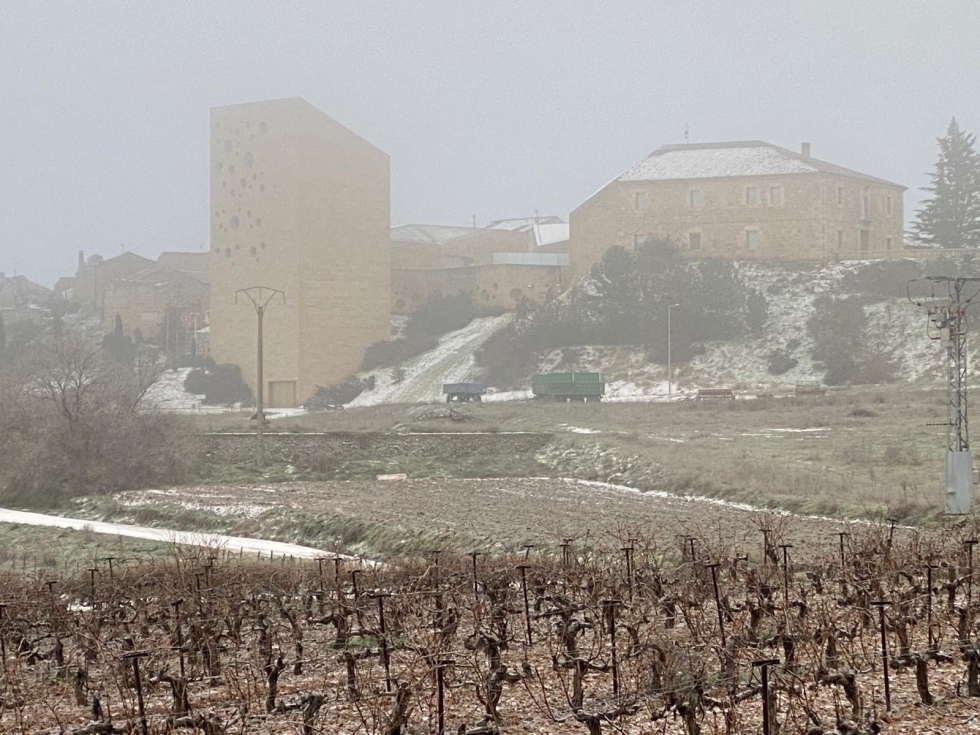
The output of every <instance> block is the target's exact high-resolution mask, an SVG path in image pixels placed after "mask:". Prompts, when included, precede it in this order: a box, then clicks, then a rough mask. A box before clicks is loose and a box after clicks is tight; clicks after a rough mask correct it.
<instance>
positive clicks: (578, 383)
mask: <svg viewBox="0 0 980 735" xmlns="http://www.w3.org/2000/svg"><path fill="white" fill-rule="evenodd" d="M531 392H532V393H533V394H534V397H535V398H540V399H543V400H551V401H601V400H602V396H603V394H605V392H606V383H605V381H604V380H603V378H602V373H539V374H538V375H535V376H534V377H533V378H531Z"/></svg>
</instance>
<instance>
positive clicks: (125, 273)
mask: <svg viewBox="0 0 980 735" xmlns="http://www.w3.org/2000/svg"><path fill="white" fill-rule="evenodd" d="M152 265H153V261H152V260H150V259H149V258H144V257H143V256H142V255H137V254H136V253H132V252H129V251H126V252H124V253H121V254H119V255H117V256H115V257H113V258H103V257H102V256H101V255H90V256H89V257H88V260H86V259H85V254H84V253H82V252H81V251H79V253H78V270H77V271H76V272H75V287H74V298H75V300H77V301H79V302H81V303H83V304H94V305H95V306H96V307H97V308H98V309H99V310H100V313H102V312H103V311H104V310H103V306H104V303H103V302H104V299H105V294H106V292H107V291H108V290H109V284H111V283H112V282H113V281H115V280H116V279H118V278H129V277H130V276H132V275H135V274H136V273H139V272H140V271H142V270H146V269H147V268H149V267H151V266H152Z"/></svg>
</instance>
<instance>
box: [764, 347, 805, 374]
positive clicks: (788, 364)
mask: <svg viewBox="0 0 980 735" xmlns="http://www.w3.org/2000/svg"><path fill="white" fill-rule="evenodd" d="M768 361H769V366H768V370H769V374H770V375H782V374H784V373H787V372H789V371H790V370H792V369H793V368H795V367H796V366H797V365H799V364H800V361H799V360H797V359H796V358H795V357H790V356H789V355H787V354H786V353H785V352H781V351H779V350H776V351H774V352H770V353H769V359H768Z"/></svg>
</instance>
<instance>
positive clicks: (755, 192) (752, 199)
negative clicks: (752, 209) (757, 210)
mask: <svg viewBox="0 0 980 735" xmlns="http://www.w3.org/2000/svg"><path fill="white" fill-rule="evenodd" d="M745 203H746V204H749V205H753V204H758V203H759V187H758V186H746V187H745Z"/></svg>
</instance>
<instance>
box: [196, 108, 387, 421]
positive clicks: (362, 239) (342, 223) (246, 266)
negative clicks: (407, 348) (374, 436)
mask: <svg viewBox="0 0 980 735" xmlns="http://www.w3.org/2000/svg"><path fill="white" fill-rule="evenodd" d="M389 226H390V217H389V160H388V156H387V155H386V154H385V153H384V152H383V151H381V150H379V149H377V148H375V147H374V146H372V145H371V144H369V143H368V142H366V141H365V140H363V139H362V138H360V137H359V136H357V135H356V134H354V133H353V132H351V131H350V130H348V129H347V128H345V127H343V126H342V125H340V124H339V123H337V122H335V121H334V120H332V119H331V118H329V117H328V116H327V115H325V114H324V113H322V112H320V111H319V110H317V109H316V108H314V107H313V106H311V105H310V104H309V103H307V102H305V101H304V100H301V99H297V98H292V99H283V100H273V101H268V102H258V103H252V104H242V105H232V106H228V107H218V108H214V109H212V111H211V253H210V260H209V274H210V280H211V333H210V341H211V354H212V356H213V358H214V359H215V361H217V362H219V363H224V362H228V363H235V364H237V365H239V366H240V367H241V368H242V373H243V375H244V376H245V379H246V381H248V383H249V385H250V386H251V387H252V389H253V390H255V388H256V385H255V383H256V359H255V356H256V314H255V311H254V309H253V307H252V305H251V303H250V302H249V301H248V299H247V298H245V297H244V296H243V295H239V296H238V297H237V300H236V292H238V291H239V290H240V289H245V288H249V287H252V286H267V287H270V288H274V289H279V290H281V291H283V292H285V302H284V303H283V302H282V301H280V300H275V301H273V302H272V303H270V305H269V307H268V310H267V311H266V315H265V330H264V355H265V361H264V377H265V383H266V384H265V386H263V390H264V393H265V398H266V404H267V405H269V406H271V407H285V406H290V405H296V404H298V403H301V402H302V401H304V400H305V399H306V398H308V397H310V396H311V395H312V394H313V392H314V391H315V389H316V387H317V386H318V385H332V384H335V383H337V382H339V381H341V380H343V379H344V378H346V377H347V376H348V375H350V374H351V373H353V372H354V371H356V370H357V368H358V366H359V365H360V363H361V360H362V359H363V356H364V351H365V350H366V348H367V347H368V346H369V345H371V344H372V343H374V342H377V341H379V340H382V339H386V338H387V337H388V336H389V335H390V329H391V327H390V312H389V304H390V290H391V275H390V270H391V243H390V239H389Z"/></svg>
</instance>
